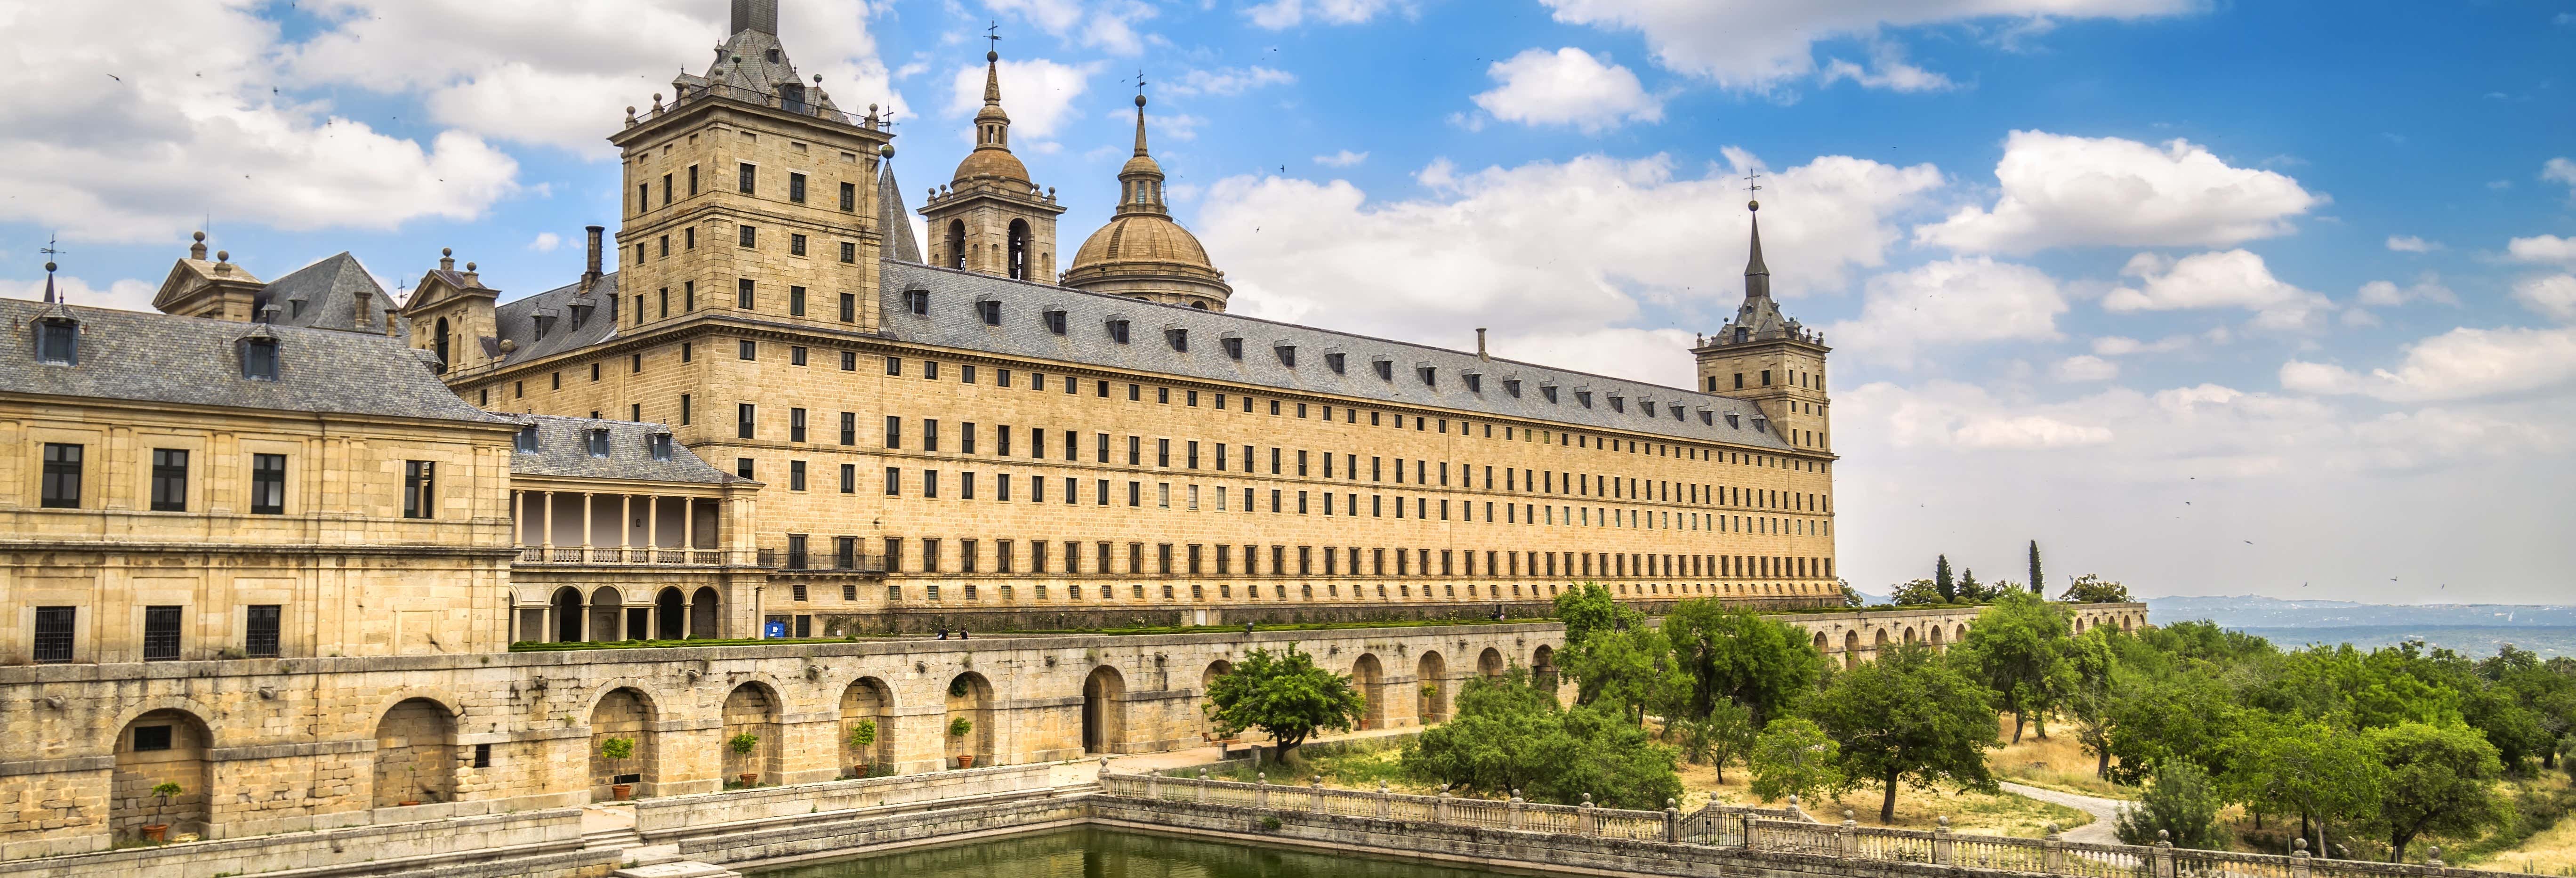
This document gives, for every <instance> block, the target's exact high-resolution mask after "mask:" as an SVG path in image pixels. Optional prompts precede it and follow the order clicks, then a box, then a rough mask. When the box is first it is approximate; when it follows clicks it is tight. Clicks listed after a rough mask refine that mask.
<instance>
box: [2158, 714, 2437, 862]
mask: <svg viewBox="0 0 2576 878" xmlns="http://www.w3.org/2000/svg"><path fill="white" fill-rule="evenodd" d="M2219 749H2220V750H2222V751H2224V752H2225V754H2226V758H2227V760H2228V765H2229V768H2228V772H2227V775H2226V777H2227V778H2228V781H2227V783H2226V786H2227V787H2228V788H2230V789H2231V790H2232V792H2233V795H2232V796H2231V797H2232V798H2235V799H2238V800H2240V801H2243V802H2245V803H2246V804H2247V805H2248V806H2249V807H2250V808H2252V809H2253V810H2255V811H2257V812H2269V813H2273V814H2297V815H2299V835H2300V836H2301V837H2303V838H2307V839H2308V840H2309V844H2310V845H2311V849H2312V850H2325V849H2326V848H2325V838H2324V835H2325V828H2326V826H2327V824H2329V823H2338V822H2348V823H2359V822H2362V821H2366V820H2369V819H2370V818H2371V817H2372V816H2373V815H2375V814H2376V813H2377V812H2378V808H2379V799H2380V797H2381V791H2382V789H2383V788H2384V787H2385V785H2386V783H2387V771H2386V770H2385V769H2383V768H2382V767H2381V766H2380V765H2379V763H2378V762H2376V761H2374V759H2373V756H2372V753H2371V750H2370V747H2369V746H2368V745H2367V744H2366V743H2365V742H2364V741H2362V739H2361V738H2360V737H2359V736H2357V735H2355V734H2354V733H2353V732H2352V731H2351V730H2349V729H2345V728H2342V727H2340V726H2335V725H2329V724H2326V723H2321V722H2313V721H2311V722H2304V723H2297V724H2292V723H2286V722H2277V721H2266V722H2255V723H2249V724H2247V725H2246V726H2244V727H2243V728H2240V729H2238V730H2237V731H2236V732H2235V734H2233V735H2231V736H2229V738H2228V739H2227V740H2226V741H2225V742H2224V743H2223V744H2221V745H2220V747H2219ZM2175 761H2179V760H2175Z"/></svg>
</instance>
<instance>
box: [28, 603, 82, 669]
mask: <svg viewBox="0 0 2576 878" xmlns="http://www.w3.org/2000/svg"><path fill="white" fill-rule="evenodd" d="M78 613H79V608H77V607H37V608H36V641H35V648H36V656H35V658H36V663H37V664H46V665H50V664H61V663H63V662H68V661H71V660H72V622H73V620H74V618H75V617H76V616H77V614H78Z"/></svg>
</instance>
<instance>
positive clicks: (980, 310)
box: [975, 299, 1002, 326]
mask: <svg viewBox="0 0 2576 878" xmlns="http://www.w3.org/2000/svg"><path fill="white" fill-rule="evenodd" d="M975 315H976V316H978V317H982V318H984V325H986V326H1000V325H1002V302H1001V300H999V299H985V300H983V301H980V302H976V303H975Z"/></svg>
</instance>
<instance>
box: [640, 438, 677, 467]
mask: <svg viewBox="0 0 2576 878" xmlns="http://www.w3.org/2000/svg"><path fill="white" fill-rule="evenodd" d="M644 451H645V453H647V454H650V455H652V456H653V459H654V460H656V461H659V462H662V463H669V462H671V434H669V433H655V434H653V435H650V436H646V437H644Z"/></svg>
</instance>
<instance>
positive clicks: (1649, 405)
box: [1637, 399, 1655, 418]
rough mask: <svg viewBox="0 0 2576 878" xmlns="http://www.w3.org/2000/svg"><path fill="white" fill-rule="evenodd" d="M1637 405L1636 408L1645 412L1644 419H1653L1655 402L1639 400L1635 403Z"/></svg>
mask: <svg viewBox="0 0 2576 878" xmlns="http://www.w3.org/2000/svg"><path fill="white" fill-rule="evenodd" d="M1637 405H1638V407H1640V408H1643V409H1645V410H1646V417H1649V418H1651V417H1654V416H1655V401H1654V400H1651V399H1641V400H1638V401H1637Z"/></svg>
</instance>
